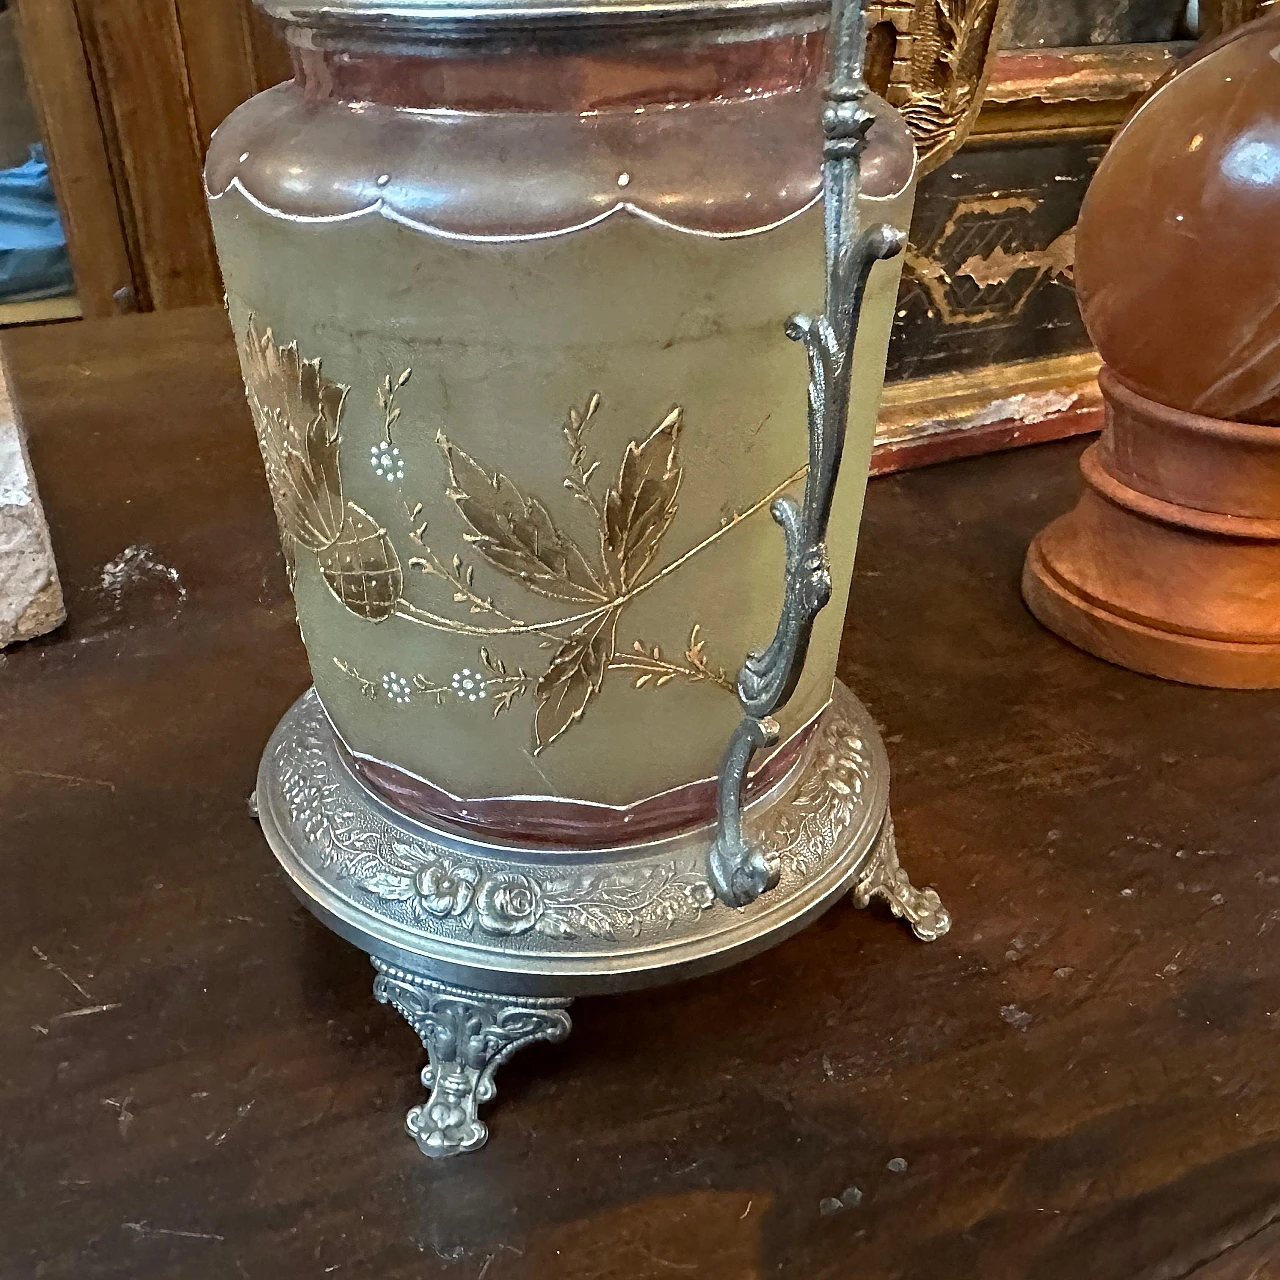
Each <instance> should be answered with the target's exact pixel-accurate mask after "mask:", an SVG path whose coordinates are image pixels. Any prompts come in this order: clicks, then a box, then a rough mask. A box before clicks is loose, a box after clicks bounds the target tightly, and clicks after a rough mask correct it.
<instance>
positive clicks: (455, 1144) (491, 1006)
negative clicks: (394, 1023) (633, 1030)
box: [373, 957, 572, 1157]
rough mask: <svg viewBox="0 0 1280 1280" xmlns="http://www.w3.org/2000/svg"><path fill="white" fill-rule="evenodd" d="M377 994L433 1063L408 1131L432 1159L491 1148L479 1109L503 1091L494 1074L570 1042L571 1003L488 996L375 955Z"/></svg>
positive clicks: (425, 1070) (424, 1071)
mask: <svg viewBox="0 0 1280 1280" xmlns="http://www.w3.org/2000/svg"><path fill="white" fill-rule="evenodd" d="M373 967H374V968H375V969H377V970H378V976H377V977H376V978H375V979H374V980H373V994H374V996H375V997H376V998H377V999H378V1000H379V1001H380V1002H381V1003H383V1004H390V1005H393V1006H394V1007H395V1008H396V1009H398V1010H399V1011H400V1013H401V1014H402V1015H403V1016H404V1018H405V1020H406V1021H407V1022H408V1023H409V1025H410V1026H411V1027H412V1028H413V1029H414V1030H415V1031H416V1032H417V1033H418V1037H419V1039H421V1041H422V1043H423V1046H424V1047H425V1049H426V1051H427V1056H428V1058H429V1061H428V1063H427V1065H426V1066H425V1067H423V1069H422V1083H423V1084H424V1085H426V1087H427V1088H428V1089H430V1090H431V1096H430V1098H428V1099H427V1101H426V1102H424V1103H422V1104H420V1105H419V1106H416V1107H411V1108H410V1109H409V1113H408V1115H407V1116H406V1117H405V1128H406V1129H408V1131H409V1134H410V1136H411V1137H412V1138H413V1140H414V1141H415V1142H416V1143H417V1144H418V1149H419V1150H420V1151H421V1152H422V1154H423V1155H425V1156H432V1157H439V1156H455V1155H461V1154H463V1153H464V1152H466V1151H475V1150H476V1149H477V1148H478V1147H482V1146H484V1144H485V1142H486V1140H487V1139H488V1137H489V1130H488V1128H487V1126H486V1125H485V1123H484V1122H483V1121H482V1120H480V1119H479V1117H478V1116H477V1114H476V1112H477V1109H478V1108H479V1106H480V1104H481V1103H482V1102H489V1101H490V1100H491V1099H492V1098H493V1096H494V1094H495V1093H496V1092H497V1089H496V1086H495V1085H494V1082H493V1077H494V1073H495V1072H496V1071H497V1070H498V1068H499V1067H500V1066H501V1065H502V1064H503V1063H504V1062H506V1061H507V1059H508V1058H510V1057H511V1056H512V1055H513V1054H514V1053H516V1051H517V1050H519V1049H523V1048H524V1047H525V1045H528V1044H533V1043H534V1042H535V1041H538V1040H545V1041H547V1042H548V1043H554V1042H555V1041H557V1040H563V1039H564V1038H565V1036H567V1035H568V1034H569V1030H570V1028H571V1026H572V1024H571V1022H570V1021H569V1013H568V1008H569V1005H570V1004H571V1003H572V1002H571V1001H570V1000H550V999H535V998H532V997H528V996H499V995H487V994H485V993H483V992H479V991H466V990H463V989H462V988H460V987H450V986H446V985H445V984H444V983H441V982H435V981H433V980H431V979H430V978H425V977H423V976H422V975H421V974H416V973H409V972H407V971H405V970H404V969H397V968H394V967H393V966H391V965H389V964H385V963H384V962H383V961H381V960H378V959H377V958H376V957H374V958H373Z"/></svg>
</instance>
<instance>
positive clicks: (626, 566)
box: [603, 406, 684, 588]
mask: <svg viewBox="0 0 1280 1280" xmlns="http://www.w3.org/2000/svg"><path fill="white" fill-rule="evenodd" d="M683 420H684V411H683V410H682V409H680V408H679V407H678V406H677V407H676V408H674V409H672V410H671V412H670V413H668V414H667V416H666V417H665V418H663V420H662V421H661V422H660V423H659V424H658V425H657V426H656V427H655V428H654V429H653V431H652V432H651V433H650V434H649V435H648V436H647V437H646V438H645V439H644V440H632V441H631V443H630V444H628V445H627V447H626V449H625V450H624V451H623V454H622V465H621V467H619V469H618V483H617V485H616V486H615V487H613V488H611V489H610V490H609V491H608V493H606V494H605V500H604V531H603V532H604V554H605V559H606V563H607V564H608V566H609V568H610V570H611V571H612V573H613V576H614V577H615V578H616V579H617V580H618V582H619V583H620V584H621V585H622V586H623V587H624V588H627V587H630V586H632V585H633V584H634V583H635V581H636V579H637V578H639V576H640V574H641V573H643V572H644V570H645V569H646V568H647V567H648V565H649V563H650V561H652V559H653V557H654V556H655V555H656V554H657V551H658V545H659V543H660V542H661V541H662V536H663V534H665V533H666V531H667V529H668V528H669V527H670V525H671V521H672V520H673V519H675V514H676V499H677V497H678V496H679V492H680V480H681V477H682V476H683V474H684V473H683V472H682V471H681V469H680V467H679V465H678V464H677V462H676V450H677V449H678V447H679V444H680V427H681V425H682V423H683Z"/></svg>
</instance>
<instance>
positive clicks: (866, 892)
mask: <svg viewBox="0 0 1280 1280" xmlns="http://www.w3.org/2000/svg"><path fill="white" fill-rule="evenodd" d="M872 898H880V899H881V900H882V901H884V902H887V903H888V904H889V910H890V911H892V912H893V914H894V916H896V917H897V918H898V919H899V920H903V919H905V920H906V921H907V923H908V924H909V925H910V926H911V931H912V932H913V933H914V934H915V935H916V937H917V938H919V939H920V941H921V942H937V940H938V939H939V938H941V937H942V936H943V934H945V933H947V932H948V931H949V930H950V928H951V913H950V912H949V911H948V910H947V909H946V907H944V906H943V905H942V899H941V898H939V897H938V894H937V891H936V890H934V889H917V888H916V887H915V886H914V885H913V884H912V883H911V881H910V880H909V879H908V878H907V873H906V872H905V871H903V869H902V864H901V863H900V862H899V861H898V842H897V839H896V838H895V836H894V833H893V819H892V818H891V817H889V816H886V817H885V820H884V830H883V831H882V832H881V834H880V842H879V844H878V845H877V846H876V848H875V851H874V852H873V853H872V855H871V858H870V861H868V863H867V866H866V870H865V871H864V872H863V873H862V878H861V879H860V880H859V881H858V883H857V884H856V885H855V886H854V888H853V902H854V905H855V906H857V907H869V906H870V905H871V899H872Z"/></svg>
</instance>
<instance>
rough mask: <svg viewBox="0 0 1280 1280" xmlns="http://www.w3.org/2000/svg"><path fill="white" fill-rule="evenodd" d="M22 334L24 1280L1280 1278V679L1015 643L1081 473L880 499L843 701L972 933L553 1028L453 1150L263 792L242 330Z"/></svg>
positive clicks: (278, 667) (13, 1094)
mask: <svg viewBox="0 0 1280 1280" xmlns="http://www.w3.org/2000/svg"><path fill="white" fill-rule="evenodd" d="M5 346H6V349H7V351H8V354H9V357H10V360H11V364H12V369H13V374H14V383H15V390H16V395H17V400H18V403H19V410H20V413H21V414H22V415H23V417H24V419H25V422H26V424H27V427H28V429H29V431H30V434H31V447H32V454H33V459H34V463H35V467H36V473H37V477H38V480H39V483H40V486H41V489H42V492H43V497H44V501H45V505H46V507H47V510H48V513H49V517H50V521H51V524H52V527H53V536H54V542H55V546H56V548H57V550H58V553H59V557H60V562H61V566H62V575H63V584H64V588H65V590H66V595H67V604H68V611H69V614H70V620H69V622H68V623H67V625H66V626H65V627H64V628H63V629H62V630H61V631H60V632H58V633H57V634H55V635H54V636H52V637H50V638H48V639H46V640H42V641H33V642H32V643H30V644H28V645H26V646H20V647H18V648H16V649H14V650H11V651H9V652H7V653H6V654H5V655H4V656H3V657H2V658H0V851H2V861H0V867H2V868H3V893H0V937H2V938H3V943H4V945H3V947H2V948H0V1044H2V1045H3V1049H2V1050H0V1144H2V1146H0V1186H3V1189H4V1194H3V1196H2V1197H0V1276H2V1277H4V1278H5V1280H10V1278H13V1280H20V1278H24V1277H44V1278H46V1280H53V1278H56V1280H63V1278H66V1280H96V1278H98V1277H121V1278H125V1277H128V1278H129V1280H137V1278H138V1277H152V1276H164V1277H169V1276H173V1277H183V1278H188V1277H192V1278H200V1277H217V1278H218V1280H227V1278H230V1280H238V1278H239V1277H247V1278H250V1280H280V1278H281V1277H308V1278H309V1277H326V1276H330V1275H332V1276H335V1277H337V1280H348V1278H350V1277H378V1280H393V1278H395V1277H415V1278H420V1277H437V1276H439V1277H446V1278H448V1280H453V1278H457V1280H482V1278H483V1280H527V1278H530V1277H543V1276H548V1277H557V1278H569V1280H577V1278H582V1280H588V1278H590V1280H597V1278H603V1277H608V1278H611V1280H650V1278H652V1280H671V1277H675V1276H680V1275H684V1274H687V1275H691V1276H692V1275H696V1276H698V1277H700V1278H703V1280H719V1278H720V1277H725V1278H728V1280H751V1278H754V1277H766V1276H783V1277H793V1276H794V1277H804V1278H805V1280H818V1278H826V1277H830V1278H832V1280H844V1278H846V1277H857V1278H858V1280H878V1278H881V1277H884V1278H886V1280H887V1278H888V1277H902V1278H904V1280H925V1278H926V1277H927V1278H929V1280H934V1278H935V1277H946V1278H947V1280H969V1278H970V1277H972V1278H973V1280H993V1278H994V1280H1003V1278H1004V1277H1023V1276H1025V1277H1034V1278H1035V1280H1081V1278H1087V1280H1112V1278H1115V1280H1130V1278H1133V1277H1141V1278H1148V1280H1156V1278H1157V1277H1159V1278H1162V1280H1172V1278H1174V1277H1179V1278H1182V1277H1195V1278H1196V1280H1224V1278H1228V1277H1231V1278H1234V1277H1241V1278H1242V1280H1243V1277H1246V1276H1249V1277H1267V1276H1277V1275H1280V1068H1278V1067H1277V1060H1278V1058H1280V1053H1278V1050H1280V952H1278V951H1277V945H1278V944H1280V843H1278V841H1277V833H1278V832H1280V787H1277V785H1276V781H1277V779H1276V774H1277V756H1278V750H1277V748H1278V744H1280V693H1249V694H1242V693H1223V692H1213V691H1208V690H1200V689H1191V688H1183V687H1179V686H1175V685H1171V684H1164V683H1160V682H1158V681H1155V680H1149V679H1144V678H1142V677H1139V676H1136V675H1131V674H1129V673H1127V672H1124V671H1121V670H1118V669H1116V668H1113V667H1109V666H1107V665H1105V664H1103V663H1101V662H1097V661H1094V660H1093V659H1091V658H1088V657H1086V656H1084V655H1083V654H1080V653H1077V652H1075V651H1074V650H1072V649H1070V648H1068V647H1067V646H1065V645H1064V644H1062V643H1060V642H1059V641H1058V640H1057V639H1055V638H1054V637H1053V636H1051V635H1049V634H1048V633H1047V632H1045V631H1043V630H1042V629H1041V628H1040V627H1039V626H1038V625H1037V624H1036V623H1035V622H1034V621H1033V620H1032V619H1031V618H1030V616H1029V615H1028V614H1027V613H1026V612H1025V610H1024V609H1023V607H1022V605H1021V603H1020V600H1019V597H1018V591H1017V583H1018V573H1019V569H1020V565H1021V559H1022V555H1023V551H1024V549H1025V547H1026V544H1027V542H1028V540H1029V539H1030V537H1031V535H1032V534H1033V533H1034V532H1035V531H1036V529H1037V528H1039V527H1040V526H1041V525H1042V524H1043V523H1044V521H1045V520H1046V519H1047V518H1048V517H1050V516H1052V515H1053V514H1055V513H1057V512H1059V511H1062V510H1064V509H1065V508H1066V507H1067V506H1069V505H1070V502H1071V500H1072V497H1073V495H1074V493H1075V491H1076V487H1077V480H1076V477H1075V470H1074V461H1075V458H1076V456H1077V454H1078V452H1079V446H1078V445H1073V444H1065V445H1050V446H1044V447H1041V448H1037V449H1031V450H1025V451H1022V452H1020V453H1016V454H1005V455H1001V456H996V457H989V458H985V459H980V460H976V461H971V462H963V463H954V464H951V465H949V466H946V467H940V468H935V469H932V470H926V471H920V472H916V473H914V474H909V475H904V476H896V477H891V478H888V479H881V480H877V481H875V482H874V483H873V485H872V488H871V495H870V500H869V502H868V506H867V517H866V523H865V526H864V533H863V545H862V550H861V559H860V566H859V570H858V576H857V581H856V583H855V585H854V592H853V603H852V606H851V610H850V616H849V623H848V630H847V636H846V643H845V649H844V658H843V663H842V670H841V674H842V676H843V677H844V678H845V680H846V681H848V682H849V683H850V684H851V685H852V687H853V688H854V689H855V690H857V692H858V693H859V694H860V695H861V696H862V697H863V698H864V699H865V700H866V702H867V703H868V704H869V705H870V707H871V708H872V710H873V711H874V713H875V714H876V716H877V718H878V719H879V721H880V722H881V723H882V724H883V725H884V726H885V732H886V735H887V737H888V742H889V750H890V754H891V756H892V758H893V762H894V766H895V775H894V796H895V805H894V809H895V815H896V818H897V822H898V830H899V836H900V846H901V848H902V850H903V855H904V859H905V860H906V861H907V862H908V864H909V867H910V869H911V871H912V874H913V876H914V878H915V879H916V881H917V883H922V882H928V883H933V884H935V885H936V886H937V887H938V888H939V889H940V890H941V892H942V894H943V897H944V900H945V901H946V903H947V905H948V906H949V907H950V909H951V911H952V913H953V914H954V916H955V920H956V925H955V928H954V930H953V931H952V933H951V934H950V936H948V937H947V938H945V939H943V940H942V941H941V942H938V943H936V944H934V945H933V946H923V945H921V944H920V943H917V942H915V941H913V940H912V938H911V937H910V935H909V934H908V933H907V931H906V930H905V929H904V928H903V927H902V926H901V925H899V924H895V923H893V922H891V921H890V920H889V919H888V918H887V916H886V915H884V914H883V913H882V912H878V911H876V910H873V911H872V912H869V913H868V912H858V911H855V910H853V909H852V908H851V907H849V906H845V905H841V906H838V907H837V908H835V909H834V910H832V911H831V912H830V913H829V914H828V915H827V916H825V917H824V918H823V919H822V920H821V921H819V922H818V923H817V924H815V925H814V926H812V927H811V928H809V929H808V930H807V931H805V932H804V933H802V934H801V935H799V936H798V937H796V938H795V939H793V940H791V941H789V942H787V943H785V944H784V945H783V946H781V947H779V948H777V949H776V950H775V951H773V952H770V953H768V954H766V955H764V956H762V957H760V958H757V959H755V960H753V961H751V962H749V963H747V964H744V965H742V966H740V967H739V968H737V969H734V970H730V971H729V972H726V973H723V974H720V975H718V976H715V977H711V978H706V979H703V980H700V981H697V982H693V983H689V984H687V985H684V986H679V987H673V988H668V989H666V990H660V991H653V992H646V993H641V994H636V995H628V996H620V997H614V998H605V999H594V1000H582V1001H579V1002H578V1004H577V1005H576V1006H575V1010H574V1023H575V1029H574V1033H573V1035H572V1036H571V1037H570V1038H569V1039H568V1040H567V1041H566V1042H565V1043H564V1044H562V1045H559V1046H556V1047H554V1048H551V1047H539V1048H535V1049H531V1050H528V1051H526V1052H524V1053H523V1054H521V1055H519V1056H518V1057H517V1058H516V1059H515V1060H514V1061H513V1062H512V1063H511V1064H509V1065H508V1066H507V1067H505V1068H504V1069H503V1071H502V1073H501V1075H500V1077H499V1089H500V1093H499V1097H498V1100H497V1102H496V1103H494V1104H493V1105H491V1106H490V1107H489V1108H488V1110H487V1112H486V1116H487V1118H488V1120H489V1123H490V1126H491V1132H492V1138H491V1141H490V1144H489V1146H488V1147H487V1148H485V1149H484V1150H483V1151H481V1152H479V1153H478V1154H476V1155H472V1156H467V1157H463V1158H461V1159H458V1160H455V1161H451V1162H446V1163H444V1164H431V1163H428V1162H427V1161H425V1160H424V1159H423V1158H422V1157H421V1156H420V1155H419V1154H418V1152H417V1150H416V1148H415V1147H414V1145H413V1143H412V1142H411V1141H410V1140H409V1139H408V1138H407V1137H406V1136H405V1135H404V1133H403V1131H402V1127H401V1126H402V1121H403V1114H404V1111H405V1109H406V1108H407V1107H408V1106H410V1105H411V1104H412V1103H414V1102H416V1101H419V1100H421V1097H422V1091H421V1088H420V1086H419V1084H418V1082H417V1080H416V1079H415V1072H416V1070H417V1068H418V1066H419V1065H420V1063H421V1062H422V1060H423V1054H422V1052H421V1049H420V1047H419V1045H418V1043H417V1041H416V1039H415V1037H414V1035H413V1033H412V1031H411V1030H410V1029H409V1027H408V1026H407V1025H406V1024H405V1023H404V1022H402V1021H401V1019H400V1018H399V1016H398V1015H397V1014H395V1013H394V1012H393V1011H391V1010H390V1009H387V1008H384V1007H382V1006H379V1005H377V1004H375V1003H374V1001H373V999H372V998H371V996H370V981H371V977H372V974H371V971H370V967H369V964H368V962H367V960H366V959H365V957H364V956H363V955H361V954H360V953H358V952H357V951H355V950H354V949H352V948H351V947H350V946H348V945H347V944H346V943H344V942H341V941H340V940H339V939H338V938H336V937H334V936H333V935H332V934H330V933H328V932H327V931H326V930H325V929H324V928H322V927H321V926H320V925H318V924H317V923H315V922H314V921H313V920H312V918H311V917H310V916H309V915H308V914H307V913H306V911H304V910H303V909H302V908H301V907H300V906H299V905H297V903H295V901H294V899H293V898H292V897H291V896H290V894H289V892H288V890H287V889H286V887H285V884H284V882H283V879H282V877H281V875H280V874H278V873H277V871H276V869H275V862H274V859H273V858H272V857H271V855H270V853H269V852H268V850H267V848H266V846H265V844H264V842H263V840H262V837H261V835H260V834H259V831H258V829H257V827H256V825H255V824H254V822H253V821H252V819H251V818H250V816H249V813H248V811H247V808H246V803H245V802H246V797H247V796H248V794H249V791H250V789H251V787H252V784H253V779H254V773H255V769H256V765H257V761H258V756H259V753H260V751H261V750H262V746H263V744H264V743H265V741H266V738H267V735H268V733H269V732H270V730H271V728H272V726H273V725H274V723H275V721H276V719H277V718H278V717H279V716H280V715H281V713H282V712H283V711H284V709H285V708H286V707H287V706H288V705H289V703H290V701H291V700H292V699H293V698H294V697H295V696H296V695H297V694H298V693H300V692H301V691H302V689H303V688H304V687H305V686H306V684H307V669H306V665H305V662H304V659H303V652H302V648H301V645H300V643H299V641H298V637H297V633H296V629H295V626H294V621H293V612H292V609H291V607H290V604H289V598H288V596H287V594H286V589H285V582H284V574H283V572H282V571H281V565H280V561H279V556H278V551H277V543H276V539H275V533H274V528H273V523H272V518H271V513H270V509H269V504H268V499H267V492H266V487H265V484H264V482H263V479H262V476H261V473H260V463H259V459H258V456H257V451H256V448H255V446H254V441H253V436H252V431H251V428H250V425H249V421H248V415H247V411H246V409H245V406H244V400H243V396H242V392H241V389H240V386H239V381H238V375H237V370H236V366H235V360H234V355H233V352H232V349H231V346H230V342H229V339H228V335H227V332H226V328H225V322H224V320H223V319H222V317H221V314H220V313H214V312H206V311H194V312H178V313H174V312H170V313H164V314H159V315H151V316H142V317H132V318H129V319H122V320H114V321H104V322H94V323H82V324H77V325H73V326H55V327H52V328H47V329H43V330H33V331H23V332H15V333H12V334H9V335H6V338H5ZM130 548H134V550H132V551H130V550H129V549H130ZM855 1188H856V1191H855V1190H854V1189H855Z"/></svg>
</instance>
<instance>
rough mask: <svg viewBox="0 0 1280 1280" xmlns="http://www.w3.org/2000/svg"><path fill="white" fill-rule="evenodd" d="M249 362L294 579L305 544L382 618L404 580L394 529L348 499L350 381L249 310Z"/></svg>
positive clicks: (325, 570)
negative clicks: (327, 372)
mask: <svg viewBox="0 0 1280 1280" xmlns="http://www.w3.org/2000/svg"><path fill="white" fill-rule="evenodd" d="M240 354H241V365H242V367H243V370H244V380H245V389H246V391H247V393H248V399H249V407H250V409H251V410H252V412H253V422H254V427H255V428H256V430H257V433H258V444H259V446H260V448H261V449H262V457H263V461H264V462H265V464H266V470H267V481H268V483H269V485H270V488H271V499H272V502H273V504H274V506H275V511H276V518H277V520H278V521H279V524H280V540H281V543H282V545H283V547H284V553H285V562H286V564H287V565H288V567H289V576H290V580H292V578H293V576H294V573H295V569H296V554H297V551H296V549H297V547H299V546H301V547H305V548H306V549H307V550H309V551H311V552H313V553H314V554H315V556H316V559H317V562H318V563H319V566H320V572H321V573H322V574H323V576H324V580H325V582H326V583H327V584H328V586H329V590H330V591H332V592H333V594H334V595H335V596H336V597H337V598H338V600H340V601H341V602H342V604H343V605H344V606H345V607H346V608H347V609H349V610H350V611H351V612H352V613H354V614H356V615H358V616H359V617H361V618H365V619H367V620H368V621H370V622H381V621H382V620H383V619H385V618H389V617H390V616H391V615H392V614H393V613H394V612H395V611H396V605H397V602H398V601H399V599H400V594H401V591H402V589H403V586H404V577H403V573H402V570H401V568H400V557H399V555H398V554H397V553H396V549H395V547H394V546H393V545H392V544H391V540H390V539H389V538H388V537H387V531H386V530H385V529H383V528H381V527H380V526H379V524H378V522H377V521H376V520H374V518H373V517H372V516H371V515H370V514H369V513H368V512H367V511H365V510H364V509H363V508H361V507H359V506H357V505H356V504H355V503H354V502H347V501H344V499H343V493H342V475H341V472H340V470H339V466H338V447H339V444H340V442H341V435H340V433H339V426H340V423H341V419H342V410H343V405H344V404H345V402H346V398H347V393H348V391H349V390H350V388H348V387H345V386H343V385H342V384H341V383H337V382H333V381H332V380H331V379H329V378H326V377H325V376H324V374H323V373H322V372H321V369H320V361H319V360H304V359H302V357H301V356H300V355H299V353H298V344H297V343H296V342H291V343H289V344H288V345H287V346H283V347H282V346H280V345H279V344H278V343H277V342H276V341H275V338H274V337H273V336H272V332H271V330H270V329H266V330H259V328H258V326H257V322H256V320H255V319H254V318H253V317H250V319H249V324H248V327H247V330H246V332H245V335H244V339H243V341H242V342H241V344H240Z"/></svg>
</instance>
